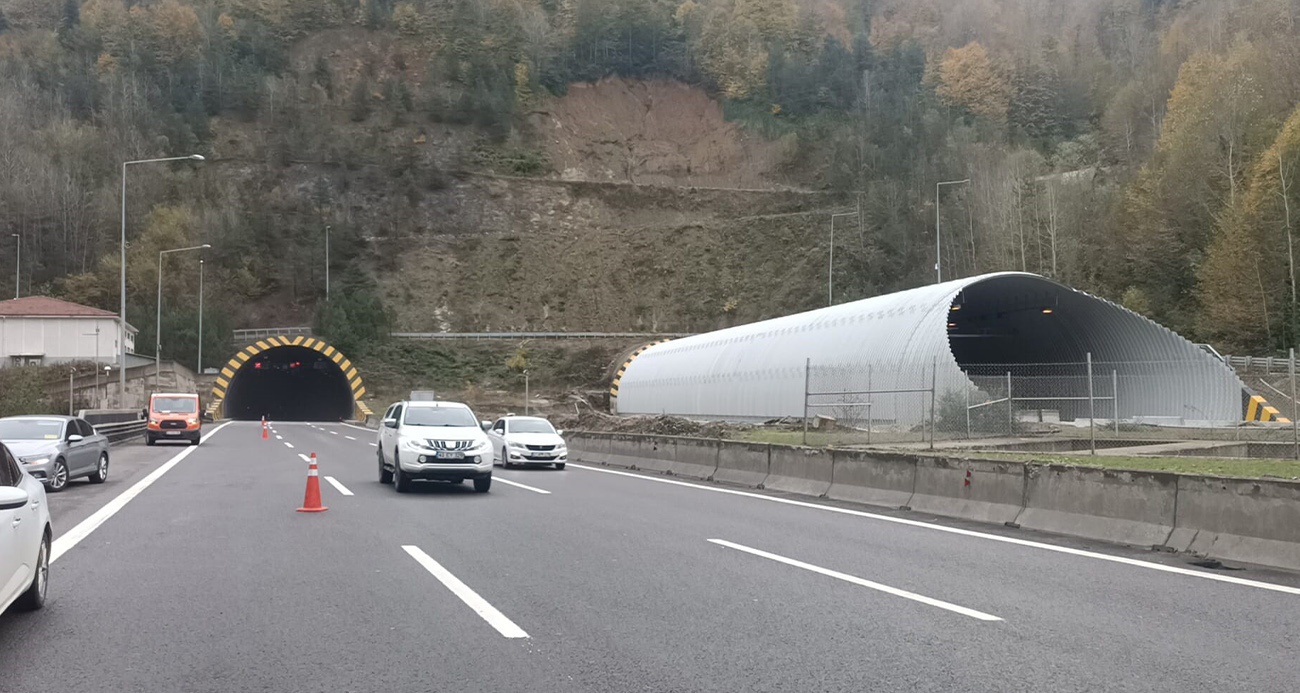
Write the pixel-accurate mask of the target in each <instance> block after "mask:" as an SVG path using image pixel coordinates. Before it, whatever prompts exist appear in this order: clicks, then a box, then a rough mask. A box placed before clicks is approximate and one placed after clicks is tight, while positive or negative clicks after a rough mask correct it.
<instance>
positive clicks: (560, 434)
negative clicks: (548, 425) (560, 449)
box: [555, 428, 564, 436]
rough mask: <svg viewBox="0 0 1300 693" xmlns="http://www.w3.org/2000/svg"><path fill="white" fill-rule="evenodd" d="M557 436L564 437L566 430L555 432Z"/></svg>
mask: <svg viewBox="0 0 1300 693" xmlns="http://www.w3.org/2000/svg"><path fill="white" fill-rule="evenodd" d="M555 435H557V436H562V435H564V429H563V428H561V429H560V430H558V431H556V432H555Z"/></svg>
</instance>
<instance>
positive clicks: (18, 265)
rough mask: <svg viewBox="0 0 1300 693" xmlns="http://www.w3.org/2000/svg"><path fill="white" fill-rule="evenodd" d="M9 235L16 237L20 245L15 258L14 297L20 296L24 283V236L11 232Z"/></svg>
mask: <svg viewBox="0 0 1300 693" xmlns="http://www.w3.org/2000/svg"><path fill="white" fill-rule="evenodd" d="M9 235H10V236H13V237H14V239H15V242H16V243H17V246H18V253H17V256H16V259H15V260H14V298H18V292H19V290H20V289H21V288H22V285H23V282H22V276H23V237H22V234H17V233H11V234H9Z"/></svg>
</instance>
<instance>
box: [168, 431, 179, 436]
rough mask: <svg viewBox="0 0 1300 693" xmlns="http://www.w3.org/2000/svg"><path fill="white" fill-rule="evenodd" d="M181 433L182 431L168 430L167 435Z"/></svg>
mask: <svg viewBox="0 0 1300 693" xmlns="http://www.w3.org/2000/svg"><path fill="white" fill-rule="evenodd" d="M180 434H181V432H180V431H167V435H169V436H178V435H180Z"/></svg>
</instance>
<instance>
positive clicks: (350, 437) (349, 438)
mask: <svg viewBox="0 0 1300 693" xmlns="http://www.w3.org/2000/svg"><path fill="white" fill-rule="evenodd" d="M343 437H344V438H347V439H348V440H356V438H353V437H352V436H343Z"/></svg>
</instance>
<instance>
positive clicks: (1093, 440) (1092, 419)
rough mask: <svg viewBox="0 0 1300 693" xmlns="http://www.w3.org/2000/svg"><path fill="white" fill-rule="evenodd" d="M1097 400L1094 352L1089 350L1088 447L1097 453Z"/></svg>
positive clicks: (1093, 452)
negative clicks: (1093, 369)
mask: <svg viewBox="0 0 1300 693" xmlns="http://www.w3.org/2000/svg"><path fill="white" fill-rule="evenodd" d="M1096 405H1097V402H1096V400H1095V399H1093V396H1092V352H1091V351H1089V352H1088V447H1089V448H1090V449H1091V450H1092V454H1094V455H1095V454H1097V406H1096Z"/></svg>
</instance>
